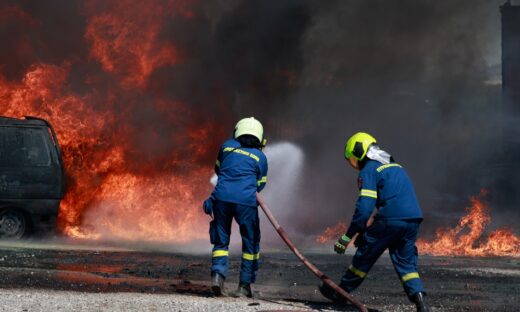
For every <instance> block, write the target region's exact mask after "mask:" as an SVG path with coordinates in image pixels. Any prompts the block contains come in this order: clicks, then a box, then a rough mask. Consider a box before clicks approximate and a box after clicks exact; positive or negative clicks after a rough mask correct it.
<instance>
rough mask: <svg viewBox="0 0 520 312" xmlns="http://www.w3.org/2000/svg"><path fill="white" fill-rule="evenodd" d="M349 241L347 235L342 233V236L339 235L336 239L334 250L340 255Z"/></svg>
mask: <svg viewBox="0 0 520 312" xmlns="http://www.w3.org/2000/svg"><path fill="white" fill-rule="evenodd" d="M350 241H351V239H350V237H348V236H347V235H345V234H343V236H341V237H340V238H339V239H338V241H337V242H336V244H334V251H335V252H336V253H337V254H340V255H342V254H344V253H345V250H347V246H348V244H349V243H350Z"/></svg>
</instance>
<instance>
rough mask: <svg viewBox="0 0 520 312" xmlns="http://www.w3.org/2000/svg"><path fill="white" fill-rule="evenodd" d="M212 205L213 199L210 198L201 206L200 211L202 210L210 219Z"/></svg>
mask: <svg viewBox="0 0 520 312" xmlns="http://www.w3.org/2000/svg"><path fill="white" fill-rule="evenodd" d="M213 203H214V201H213V197H210V198H208V199H206V200H205V201H204V203H203V204H202V210H204V213H205V214H207V215H209V216H211V217H213Z"/></svg>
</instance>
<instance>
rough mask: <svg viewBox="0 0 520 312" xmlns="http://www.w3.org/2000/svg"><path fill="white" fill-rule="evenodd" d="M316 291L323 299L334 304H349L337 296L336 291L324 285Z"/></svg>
mask: <svg viewBox="0 0 520 312" xmlns="http://www.w3.org/2000/svg"><path fill="white" fill-rule="evenodd" d="M318 289H319V291H320V293H321V294H322V295H323V296H324V297H325V298H327V299H329V300H330V301H332V302H334V303H336V304H342V305H344V304H349V302H348V301H347V300H346V299H345V298H343V297H342V296H341V295H340V294H338V292H337V291H335V290H334V289H332V288H331V287H330V286H329V285H327V284H325V283H321V285H320V286H319V287H318Z"/></svg>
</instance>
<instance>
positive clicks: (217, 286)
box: [211, 272, 226, 297]
mask: <svg viewBox="0 0 520 312" xmlns="http://www.w3.org/2000/svg"><path fill="white" fill-rule="evenodd" d="M224 280H225V279H224V277H223V276H222V275H220V274H218V273H217V272H211V291H212V292H213V294H214V295H215V296H217V297H220V296H225V295H226V293H225V292H224Z"/></svg>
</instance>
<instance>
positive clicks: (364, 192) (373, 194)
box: [359, 189, 377, 198]
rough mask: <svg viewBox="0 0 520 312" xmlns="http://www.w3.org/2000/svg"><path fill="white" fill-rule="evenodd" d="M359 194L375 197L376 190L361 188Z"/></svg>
mask: <svg viewBox="0 0 520 312" xmlns="http://www.w3.org/2000/svg"><path fill="white" fill-rule="evenodd" d="M359 196H366V197H372V198H377V192H376V191H372V190H365V189H361V193H360V194H359Z"/></svg>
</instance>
